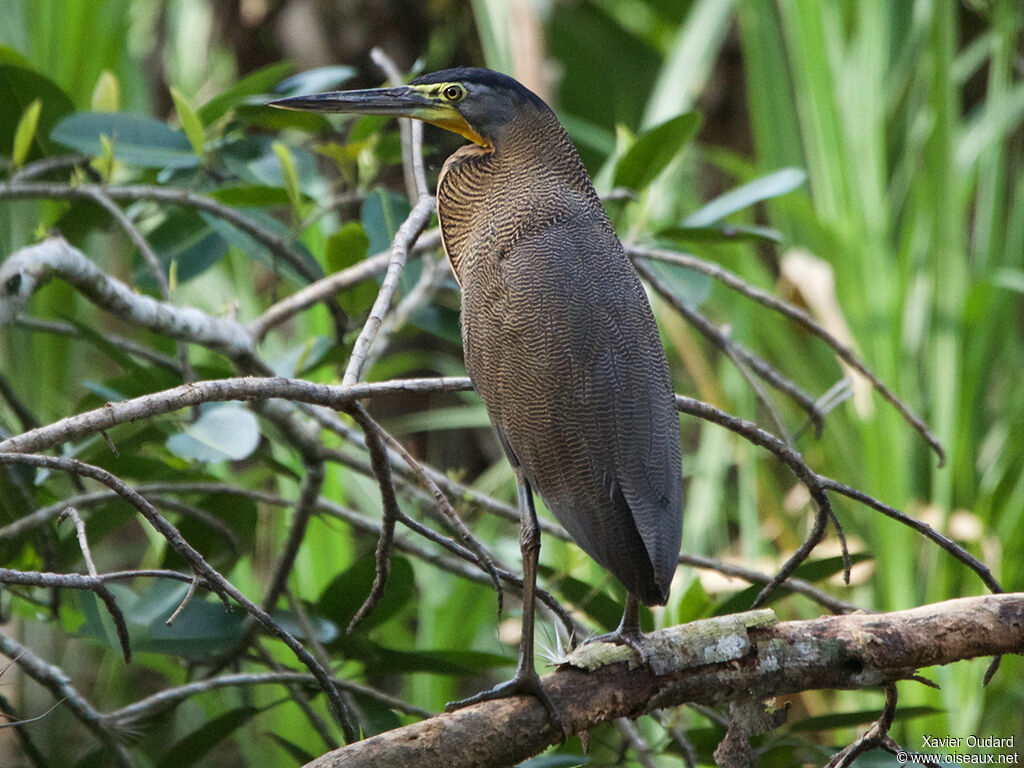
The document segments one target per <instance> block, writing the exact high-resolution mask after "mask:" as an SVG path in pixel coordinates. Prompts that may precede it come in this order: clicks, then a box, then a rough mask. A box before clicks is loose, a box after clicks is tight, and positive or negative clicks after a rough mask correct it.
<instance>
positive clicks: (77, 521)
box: [57, 506, 97, 579]
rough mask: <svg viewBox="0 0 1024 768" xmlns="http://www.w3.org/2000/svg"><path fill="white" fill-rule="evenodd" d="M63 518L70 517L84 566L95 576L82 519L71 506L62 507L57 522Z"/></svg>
mask: <svg viewBox="0 0 1024 768" xmlns="http://www.w3.org/2000/svg"><path fill="white" fill-rule="evenodd" d="M65 518H71V521H72V522H73V523H74V526H75V533H76V534H77V536H78V548H79V549H81V550H82V557H83V558H85V568H86V570H87V571H89V575H90V576H92V578H94V579H95V578H96V577H97V574H96V564H95V563H94V562H93V561H92V553H91V552H90V551H89V539H88V537H87V536H86V534H85V523H84V522H83V521H82V516H81V515H79V514H78V510H77V509H75V508H74V507H72V506H67V507H64V511H63V512H61V513H60V515H58V517H57V522H58V523H59V522H61V521H63V520H64V519H65Z"/></svg>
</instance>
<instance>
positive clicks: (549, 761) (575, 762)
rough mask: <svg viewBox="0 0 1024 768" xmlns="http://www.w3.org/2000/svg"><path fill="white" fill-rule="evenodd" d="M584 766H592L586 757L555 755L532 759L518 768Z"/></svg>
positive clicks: (539, 756) (571, 767)
mask: <svg viewBox="0 0 1024 768" xmlns="http://www.w3.org/2000/svg"><path fill="white" fill-rule="evenodd" d="M583 765H590V758H589V757H587V756H586V755H566V754H554V755H537V757H531V758H530V759H529V760H524V761H523V762H521V763H519V765H517V766H516V768H576V767H577V766H583Z"/></svg>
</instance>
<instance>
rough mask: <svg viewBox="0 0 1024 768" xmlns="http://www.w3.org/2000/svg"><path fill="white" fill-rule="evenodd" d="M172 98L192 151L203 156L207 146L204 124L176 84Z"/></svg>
mask: <svg viewBox="0 0 1024 768" xmlns="http://www.w3.org/2000/svg"><path fill="white" fill-rule="evenodd" d="M171 98H172V99H174V108H175V110H177V112H178V119H179V120H180V121H181V129H182V130H183V131H184V132H185V136H186V137H187V138H188V142H189V144H191V145H192V151H193V152H195V153H196V157H198V158H201V157H202V156H203V149H204V147H205V146H206V136H205V135H204V134H203V124H202V123H201V122H199V118H198V117H197V116H196V113H195V112H193V111H192V107H190V106H189V104H188V99H186V98H185V95H184V94H183V93H182V92H181V91H179V90H178V89H177V88H175V87H174V86H171Z"/></svg>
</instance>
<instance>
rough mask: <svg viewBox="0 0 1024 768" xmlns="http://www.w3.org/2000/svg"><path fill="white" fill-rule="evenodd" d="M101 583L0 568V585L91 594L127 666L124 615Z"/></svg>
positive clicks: (128, 652)
mask: <svg viewBox="0 0 1024 768" xmlns="http://www.w3.org/2000/svg"><path fill="white" fill-rule="evenodd" d="M0 463H2V462H0ZM103 581H104V580H103V578H102V577H100V576H98V575H96V576H82V575H81V574H77V573H39V572H38V571H15V570H12V569H10V568H0V584H19V585H22V586H33V587H48V588H67V589H83V590H88V591H90V592H93V593H94V594H95V595H96V597H98V598H99V599H100V600H102V601H103V605H104V606H106V609H107V613H109V614H110V618H111V620H112V621H113V622H114V629H115V631H116V632H117V640H118V643H119V644H120V646H121V656H122V657H123V658H124V662H125V664H128V663H129V662H131V660H132V650H131V641H130V639H129V636H128V625H127V624H126V623H125V618H124V613H123V612H122V611H121V608H120V607H119V606H118V604H117V600H116V599H115V598H114V594H113V593H112V592H111V591H110V590H109V589H107V587H106V586H105V585H104V583H103Z"/></svg>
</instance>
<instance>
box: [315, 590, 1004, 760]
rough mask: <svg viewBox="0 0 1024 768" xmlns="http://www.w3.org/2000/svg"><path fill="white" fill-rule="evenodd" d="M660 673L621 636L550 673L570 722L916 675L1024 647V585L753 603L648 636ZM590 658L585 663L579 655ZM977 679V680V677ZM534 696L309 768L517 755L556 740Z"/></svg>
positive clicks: (577, 725) (356, 747)
mask: <svg viewBox="0 0 1024 768" xmlns="http://www.w3.org/2000/svg"><path fill="white" fill-rule="evenodd" d="M648 637H649V638H650V639H651V641H652V643H653V644H654V654H653V656H654V665H653V666H654V668H655V669H657V670H658V674H656V675H655V674H652V673H651V672H650V671H649V670H647V669H645V668H643V667H632V666H631V665H630V663H629V661H630V659H631V658H632V651H630V650H629V649H628V648H624V647H621V646H608V645H605V644H594V645H590V646H584V647H583V648H582V649H581V650H580V651H577V652H576V653H575V654H573V655H572V656H571V657H570V658H569V660H568V661H567V662H566V663H565V664H563V665H562V667H561V668H560V669H559V670H557V671H556V672H553V673H551V674H549V675H545V676H544V678H543V682H544V686H545V688H546V689H547V690H548V692H549V695H550V696H551V699H552V701H553V702H554V703H555V706H556V707H557V708H558V711H559V714H560V716H561V718H562V722H563V723H564V724H565V726H566V728H567V730H568V731H569V732H570V733H579V732H581V731H586V730H589V729H591V728H593V727H595V726H596V725H598V724H599V723H602V722H606V721H609V720H614V719H616V718H620V717H636V716H638V715H640V714H643V713H645V712H649V711H651V710H653V709H659V708H664V707H671V706H677V705H679V704H683V703H686V702H696V703H702V704H712V703H714V704H721V703H727V702H731V701H742V700H751V699H753V700H760V699H763V698H768V697H771V696H777V695H781V694H786V693H796V692H798V691H805V690H821V689H857V688H866V687H870V686H877V685H886V684H888V683H891V682H893V681H896V680H905V679H908V678H910V677H911V676H912V675H913V674H914V673H915V670H917V669H919V668H921V667H928V666H935V665H944V664H951V663H953V662H955V661H961V660H964V659H970V658H974V657H977V656H988V655H992V654H1000V653H1021V652H1024V593H1014V594H1006V595H987V596H984V597H968V598H962V599H959V600H949V601H947V602H943V603H935V604H933V605H926V606H923V607H920V608H914V609H912V610H908V611H897V612H894V613H887V614H870V615H866V614H857V615H850V616H829V617H824V618H820V619H813V620H811V621H787V622H781V623H775V622H774V614H772V612H771V611H767V610H765V611H755V612H752V613H747V614H738V615H734V616H726V617H722V618H718V619H710V620H707V621H700V622H693V623H692V624H686V625H683V626H680V627H672V628H669V629H664V630H661V631H659V632H655V633H652V634H651V635H649V636H648ZM574 664H575V665H585V666H586V667H589V668H590V669H589V671H588V669H585V668H580V667H579V666H573V665H574ZM978 684H979V685H980V684H981V681H980V680H979V681H978ZM559 739H560V734H559V733H558V732H557V731H556V729H555V728H554V727H553V726H552V725H551V723H550V722H549V721H548V718H547V713H546V712H545V710H544V706H543V705H542V704H541V703H540V702H539V701H537V700H536V699H534V698H532V697H523V696H519V697H515V698H510V699H501V700H499V701H489V702H485V703H482V704H477V705H476V706H472V707H467V708H466V709H462V710H459V711H457V712H452V713H449V714H444V715H438V716H437V717H433V718H431V719H429V720H424V721H422V722H420V723H415V724H413V725H408V726H405V727H404V728H398V729H396V730H393V731H388V732H387V733H383V734H380V735H379V736H374V737H373V738H370V739H367V740H365V741H361V742H358V743H356V744H352V745H349V746H348V747H345V748H343V749H340V750H336V751H333V752H330V753H328V754H325V755H323V756H321V757H319V758H317V759H316V760H314V761H313V762H311V763H308V764H307V768H340V766H343V765H344V766H345V767H346V768H371V767H374V768H376V767H377V766H395V765H415V766H417V768H432V766H439V767H440V766H444V767H445V768H459V766H467V767H468V766H488V765H511V764H513V763H516V762H518V761H520V760H524V759H526V758H528V757H530V756H531V755H535V754H537V753H538V752H540V751H542V750H543V749H544V748H546V747H547V746H549V745H551V744H555V743H557V742H558V741H559Z"/></svg>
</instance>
